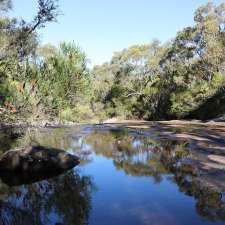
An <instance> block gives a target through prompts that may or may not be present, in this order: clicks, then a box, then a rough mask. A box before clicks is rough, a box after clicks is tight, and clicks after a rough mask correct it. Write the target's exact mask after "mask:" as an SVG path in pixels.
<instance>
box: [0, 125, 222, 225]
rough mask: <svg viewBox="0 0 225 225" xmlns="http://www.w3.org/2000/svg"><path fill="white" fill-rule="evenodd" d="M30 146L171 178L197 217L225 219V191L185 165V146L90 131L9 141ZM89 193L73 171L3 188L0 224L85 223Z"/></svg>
mask: <svg viewBox="0 0 225 225" xmlns="http://www.w3.org/2000/svg"><path fill="white" fill-rule="evenodd" d="M46 134H47V135H46ZM12 136H13V135H12ZM9 140H10V139H9ZM32 142H37V143H38V144H40V145H43V146H46V147H48V146H51V147H55V148H61V149H65V150H66V149H67V150H69V151H74V152H75V153H76V154H79V156H80V158H81V165H85V164H87V163H90V162H92V158H91V157H92V154H95V155H97V156H98V155H101V156H104V157H105V158H108V159H111V160H112V161H113V164H114V166H115V167H116V168H117V169H119V170H123V171H124V172H125V173H126V174H128V175H131V176H143V177H151V178H153V179H154V180H155V182H156V183H157V182H161V181H162V180H163V179H164V178H165V177H167V179H168V176H165V175H168V174H172V175H173V176H169V179H170V180H171V182H174V183H176V185H178V186H179V189H180V191H181V192H183V193H185V194H187V195H189V196H193V197H194V198H195V199H196V211H197V212H198V214H199V215H201V216H202V217H204V218H206V219H208V220H211V221H218V220H223V221H225V216H224V215H225V197H224V193H223V190H224V188H225V187H224V186H221V185H220V186H219V185H218V182H216V181H215V178H216V177H217V171H214V174H215V176H211V175H210V179H211V180H210V181H211V185H208V183H207V182H206V180H205V177H207V176H208V173H205V171H201V169H200V168H198V166H197V167H196V165H195V164H192V163H189V162H190V160H192V159H193V158H195V157H197V155H194V153H193V152H191V151H189V149H188V148H187V147H188V146H187V143H185V142H183V143H182V142H177V141H171V140H162V139H157V138H151V137H150V136H148V135H145V134H143V133H141V132H137V131H130V130H118V129H113V130H111V129H109V128H104V129H103V128H93V127H92V128H89V129H84V130H82V129H81V130H79V129H72V130H71V129H53V130H41V131H40V130H27V131H25V132H24V135H23V136H22V137H20V139H18V140H17V141H13V142H12V143H10V142H9V145H7V146H8V147H7V148H9V147H10V146H15V145H21V144H26V145H30V144H32ZM2 143H3V142H2ZM15 143H16V144H15ZM0 144H1V142H0ZM202 173H204V176H202ZM92 191H93V182H92V180H91V179H90V177H88V176H81V175H79V173H78V172H72V171H70V172H68V173H66V174H65V175H62V176H59V177H56V178H52V179H49V180H48V181H42V182H38V183H35V184H32V185H26V186H20V187H8V186H5V185H4V184H2V185H1V187H0V206H1V212H0V213H1V214H0V217H1V218H0V221H1V222H0V225H1V224H4V225H5V224H12V225H14V224H18V225H20V224H31V225H32V224H47V225H48V224H56V223H58V224H75V225H80V224H85V223H87V222H88V215H89V212H90V209H91V203H90V202H91V193H92ZM26 221H29V223H28V222H26Z"/></svg>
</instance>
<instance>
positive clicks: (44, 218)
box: [0, 171, 94, 225]
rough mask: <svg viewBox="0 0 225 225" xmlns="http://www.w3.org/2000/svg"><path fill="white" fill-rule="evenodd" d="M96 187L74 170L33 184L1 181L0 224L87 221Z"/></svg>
mask: <svg viewBox="0 0 225 225" xmlns="http://www.w3.org/2000/svg"><path fill="white" fill-rule="evenodd" d="M93 188H94V187H93V182H92V180H91V178H90V177H88V176H80V175H79V174H78V173H77V172H74V171H69V172H67V173H66V174H64V175H61V176H58V177H56V178H52V179H49V180H46V181H42V182H38V183H34V184H32V185H23V186H19V187H8V186H6V185H4V184H1V189H0V205H1V209H0V210H1V212H0V224H4V225H5V224H11V225H14V224H16V225H22V224H23V225H24V224H30V225H33V224H35V225H36V224H41V225H42V224H43V225H47V224H57V223H58V224H65V225H67V224H68V225H71V224H74V225H83V224H87V221H88V216H89V212H90V209H91V193H92V191H93Z"/></svg>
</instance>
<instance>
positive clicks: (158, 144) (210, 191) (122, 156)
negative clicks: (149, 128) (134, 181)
mask: <svg viewBox="0 0 225 225" xmlns="http://www.w3.org/2000/svg"><path fill="white" fill-rule="evenodd" d="M83 142H84V143H86V144H89V145H91V146H92V147H93V150H94V152H95V154H97V155H103V156H104V157H106V158H110V159H112V160H113V163H114V165H115V166H116V168H118V169H121V170H123V171H125V172H126V174H129V175H132V176H145V177H148V176H150V177H152V178H154V180H155V182H161V180H162V179H163V175H166V174H171V173H172V174H173V175H174V176H173V179H172V180H171V181H172V182H175V183H176V184H177V185H178V186H179V188H180V191H182V192H184V193H185V194H187V195H189V196H193V197H194V198H195V199H196V211H197V212H198V213H199V215H201V216H203V217H205V218H207V219H208V220H211V221H217V220H223V221H225V197H224V195H225V194H223V193H222V189H221V187H218V185H217V184H216V182H215V183H213V185H211V186H209V185H208V184H207V182H205V180H204V178H203V177H202V176H201V171H199V168H197V167H195V165H194V164H189V163H188V162H189V160H190V159H191V158H192V157H193V155H192V154H193V153H191V152H190V150H188V148H187V143H185V142H177V141H170V140H158V141H157V140H155V139H151V138H150V137H145V136H140V135H138V133H137V135H136V136H135V135H133V132H132V135H130V134H129V132H128V133H127V132H126V133H123V136H122V137H121V136H120V135H118V132H116V133H115V132H114V131H108V132H107V131H104V133H103V132H99V131H98V130H97V131H93V132H92V133H91V134H90V135H88V136H86V137H84V139H83ZM194 157H195V156H194ZM206 175H207V174H206ZM215 176H216V172H215ZM224 188H225V187H224Z"/></svg>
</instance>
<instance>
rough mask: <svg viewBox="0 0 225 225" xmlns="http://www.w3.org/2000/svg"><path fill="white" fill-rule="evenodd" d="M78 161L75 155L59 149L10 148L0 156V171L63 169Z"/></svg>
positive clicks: (71, 166) (30, 171) (35, 147)
mask: <svg viewBox="0 0 225 225" xmlns="http://www.w3.org/2000/svg"><path fill="white" fill-rule="evenodd" d="M78 163H79V160H78V158H77V157H76V156H73V155H71V154H68V153H67V152H66V151H63V150H60V149H53V148H46V147H42V146H30V147H26V148H23V149H17V150H10V151H7V152H6V153H4V154H3V155H2V156H1V157H0V171H14V172H15V171H17V172H27V173H40V172H45V171H46V172H50V171H59V170H60V171H63V170H68V169H71V168H73V167H74V166H76V165H77V164H78Z"/></svg>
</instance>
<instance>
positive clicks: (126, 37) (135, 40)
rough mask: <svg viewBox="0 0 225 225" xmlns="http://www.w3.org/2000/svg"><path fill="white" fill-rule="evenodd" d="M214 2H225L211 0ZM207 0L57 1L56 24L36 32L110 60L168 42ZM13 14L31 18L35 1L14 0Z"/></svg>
mask: <svg viewBox="0 0 225 225" xmlns="http://www.w3.org/2000/svg"><path fill="white" fill-rule="evenodd" d="M212 2H214V3H221V2H224V1H223V0H214V1H212ZM205 3H207V1H206V0H59V5H60V10H61V11H62V13H63V15H61V16H60V17H59V18H58V23H55V24H49V25H48V26H47V28H45V29H42V30H41V31H39V33H40V37H41V41H42V43H43V44H45V43H52V44H55V45H57V44H58V43H60V42H61V41H74V42H75V43H76V44H78V45H79V46H80V47H81V48H82V49H83V50H84V51H85V52H86V54H87V56H88V58H89V59H90V61H91V64H92V65H93V64H100V63H103V62H105V61H108V60H110V58H111V56H112V54H113V52H115V51H120V50H122V49H123V48H126V47H128V46H130V45H133V44H142V43H148V42H150V41H151V40H152V39H153V38H157V39H159V40H160V41H162V42H166V41H169V40H170V39H171V38H173V37H174V36H175V35H176V33H177V31H179V30H182V29H183V28H184V27H185V26H189V25H192V24H193V13H194V11H195V9H196V8H197V7H198V6H200V5H202V4H205ZM13 5H14V9H13V12H12V14H13V15H14V16H17V17H23V18H25V19H26V20H28V21H29V20H30V19H31V18H32V16H33V15H34V14H35V10H36V8H35V6H36V1H35V0H13Z"/></svg>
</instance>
